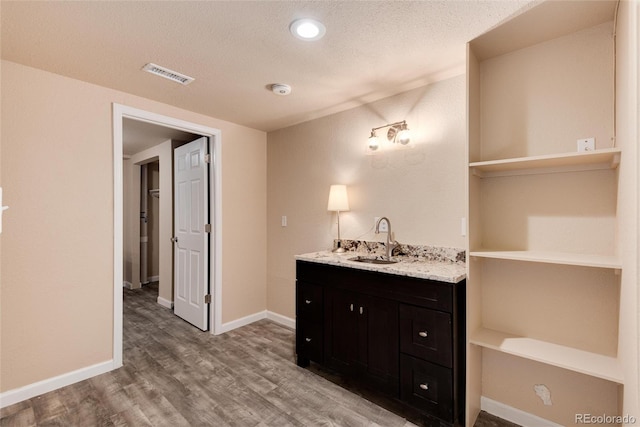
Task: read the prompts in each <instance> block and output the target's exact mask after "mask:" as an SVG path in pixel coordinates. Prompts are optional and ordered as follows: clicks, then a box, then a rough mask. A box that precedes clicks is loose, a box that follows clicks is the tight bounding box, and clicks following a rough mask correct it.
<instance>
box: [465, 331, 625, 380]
mask: <svg viewBox="0 0 640 427" xmlns="http://www.w3.org/2000/svg"><path fill="white" fill-rule="evenodd" d="M470 341H471V343H472V344H475V345H479V346H481V347H485V348H490V349H492V350H497V351H500V352H503V353H508V354H512V355H514V356H519V357H523V358H526V359H530V360H535V361H537V362H542V363H546V364H548V365H553V366H557V367H559V368H563V369H568V370H571V371H575V372H579V373H581V374H586V375H590V376H593V377H597V378H602V379H605V380H607V381H613V382H615V383H618V384H623V375H622V369H621V366H620V364H619V362H618V359H617V358H615V357H611V356H605V355H602V354H598V353H592V352H588V351H584V350H578V349H576V348H572V347H565V346H562V345H558V344H553V343H549V342H545V341H540V340H536V339H532V338H525V337H521V336H517V335H511V334H506V333H503V332H498V331H494V330H492V329H485V328H481V329H479V330H477V331H476V332H475V333H473V334H472V335H471V339H470Z"/></svg>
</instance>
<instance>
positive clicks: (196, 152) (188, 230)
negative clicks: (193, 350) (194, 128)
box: [173, 137, 209, 331]
mask: <svg viewBox="0 0 640 427" xmlns="http://www.w3.org/2000/svg"><path fill="white" fill-rule="evenodd" d="M207 148H208V139H207V138H206V137H202V138H199V139H197V140H195V141H192V142H190V143H188V144H185V145H183V146H180V147H178V148H176V149H175V150H174V178H173V179H174V219H173V220H174V275H175V280H174V312H175V314H176V315H177V316H179V317H181V318H183V319H184V320H186V321H187V322H189V323H191V324H193V325H194V326H196V327H198V328H200V329H202V330H203V331H206V330H208V329H209V316H208V312H209V306H208V304H207V303H205V295H207V294H208V293H209V233H207V232H206V231H205V224H208V223H209V185H208V182H209V180H208V173H207V172H208V165H207V163H206V162H205V155H206V154H207V152H208V149H207Z"/></svg>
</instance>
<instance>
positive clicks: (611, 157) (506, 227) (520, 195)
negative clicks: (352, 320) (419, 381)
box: [467, 1, 624, 425]
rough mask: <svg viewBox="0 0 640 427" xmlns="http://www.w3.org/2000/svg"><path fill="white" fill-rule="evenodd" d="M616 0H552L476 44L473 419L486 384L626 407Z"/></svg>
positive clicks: (489, 392)
mask: <svg viewBox="0 0 640 427" xmlns="http://www.w3.org/2000/svg"><path fill="white" fill-rule="evenodd" d="M614 6H615V4H613V3H612V2H587V1H584V2H583V1H576V2H543V3H541V4H540V5H537V6H535V7H533V8H531V9H530V10H528V11H527V12H525V13H523V14H522V15H519V16H517V17H516V18H514V19H512V20H511V21H508V22H506V23H504V24H503V25H500V26H498V27H496V28H495V29H493V30H491V31H490V32H488V33H486V34H484V35H482V36H480V37H478V38H477V39H475V40H473V41H471V42H470V43H469V45H468V55H467V95H468V104H467V106H468V138H469V140H468V166H469V168H468V188H469V194H468V201H469V212H468V224H469V230H468V239H469V246H468V248H469V257H470V260H469V262H468V264H467V265H468V267H467V336H468V348H467V376H468V377H467V405H468V406H467V414H469V418H468V419H467V425H472V424H473V421H474V420H475V414H477V413H478V411H479V410H480V409H481V408H480V402H481V401H482V399H481V396H485V397H487V398H489V399H491V400H493V401H498V402H500V403H501V404H503V405H506V406H508V407H513V408H515V409H516V410H517V411H524V412H530V413H531V414H532V415H535V416H537V417H540V418H543V419H548V420H549V421H550V422H554V423H557V424H562V425H568V424H572V423H574V422H575V420H573V419H572V418H570V417H569V415H566V414H575V413H581V412H585V411H587V410H588V411H596V410H597V412H600V413H615V412H616V411H617V410H618V403H617V402H618V399H619V398H620V396H621V393H622V384H623V380H624V378H623V374H622V369H621V366H620V362H619V360H618V358H617V356H616V354H617V351H618V348H617V347H618V339H617V336H618V333H619V325H618V317H619V313H618V311H619V293H620V276H621V272H622V263H621V261H620V259H619V257H618V256H617V254H616V249H615V248H616V228H617V227H616V223H617V202H616V201H617V193H618V177H617V174H618V171H619V165H620V162H621V158H622V155H623V153H622V150H620V149H618V148H616V147H612V144H611V141H612V136H613V134H614V129H613V127H614V125H613V109H612V107H609V108H607V107H603V106H606V105H608V106H612V105H613V86H614V85H613V73H612V71H611V64H612V62H613V60H614V55H613V46H612V43H611V39H612V37H611V33H612V32H613V22H612V21H613V15H614ZM585 87H589V91H588V94H586V92H585V91H584V88H585ZM585 95H586V96H585ZM585 137H594V138H595V140H596V149H595V150H593V151H588V152H577V151H576V140H578V139H582V138H585ZM583 307H588V309H583ZM586 328H589V329H588V330H587V329H586ZM508 358H512V359H508ZM513 358H518V361H517V363H516V361H515V360H513ZM505 360H506V361H510V360H511V361H513V363H505ZM523 364H524V365H523ZM511 365H512V366H518V367H519V368H518V369H519V370H515V368H512V367H510V366H511ZM523 366H526V368H525V369H526V370H528V371H531V372H535V373H536V377H535V379H531V378H530V377H529V376H527V375H522V369H523ZM529 368H530V369H529ZM509 369H514V370H513V372H509ZM558 377H562V378H563V379H564V381H563V384H562V385H558V383H557V381H556V380H557V378H558ZM501 381H502V382H501ZM505 382H506V383H508V384H505ZM536 384H547V385H549V389H550V393H551V394H552V395H553V396H554V405H565V406H562V407H561V410H560V411H558V408H555V413H554V412H553V411H546V412H545V408H544V407H543V406H544V405H540V401H539V397H538V396H537V395H536V394H535V393H534V392H533V390H534V386H536ZM551 384H555V386H551ZM585 384H589V386H588V387H587V386H585ZM603 390H608V393H609V395H607V396H606V399H599V397H602V393H603ZM586 401H598V402H600V401H601V402H602V403H601V405H602V407H599V408H595V407H589V408H586V407H581V406H580V405H581V404H583V403H581V402H586ZM559 414H560V415H559ZM563 416H564V417H566V418H562V417H563ZM546 417H548V418H546Z"/></svg>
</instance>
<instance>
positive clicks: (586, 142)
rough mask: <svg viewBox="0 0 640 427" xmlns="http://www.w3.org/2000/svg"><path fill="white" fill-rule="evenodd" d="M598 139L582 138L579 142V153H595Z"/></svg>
mask: <svg viewBox="0 0 640 427" xmlns="http://www.w3.org/2000/svg"><path fill="white" fill-rule="evenodd" d="M595 149H596V139H595V138H582V139H579V140H578V153H583V152H586V151H595Z"/></svg>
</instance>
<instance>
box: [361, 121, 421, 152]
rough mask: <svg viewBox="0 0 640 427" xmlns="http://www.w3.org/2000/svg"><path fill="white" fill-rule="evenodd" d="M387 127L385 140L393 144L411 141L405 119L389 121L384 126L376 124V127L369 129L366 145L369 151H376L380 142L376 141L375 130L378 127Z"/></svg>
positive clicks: (405, 143) (403, 143)
mask: <svg viewBox="0 0 640 427" xmlns="http://www.w3.org/2000/svg"><path fill="white" fill-rule="evenodd" d="M384 128H389V130H388V131H387V140H389V141H390V142H391V143H393V144H396V143H398V144H400V145H407V144H409V142H410V141H411V134H410V132H409V128H408V127H407V121H406V120H403V121H401V122H395V123H389V124H386V125H384V126H378V127H377V128H372V129H371V135H370V136H369V141H368V147H369V150H371V151H376V150H377V149H378V148H380V142H379V141H378V136H377V135H376V131H377V130H379V129H384Z"/></svg>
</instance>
